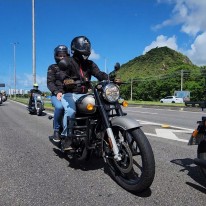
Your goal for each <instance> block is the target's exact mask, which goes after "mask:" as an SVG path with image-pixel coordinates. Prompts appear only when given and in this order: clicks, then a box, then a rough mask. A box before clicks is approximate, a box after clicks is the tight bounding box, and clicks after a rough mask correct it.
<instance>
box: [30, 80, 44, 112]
mask: <svg viewBox="0 0 206 206" xmlns="http://www.w3.org/2000/svg"><path fill="white" fill-rule="evenodd" d="M38 88H39V86H38V84H37V83H34V84H33V89H31V90H30V92H29V93H30V98H29V105H28V107H29V108H31V106H32V101H33V94H34V93H37V94H40V95H41V94H42V92H41V91H40V90H39V89H38Z"/></svg>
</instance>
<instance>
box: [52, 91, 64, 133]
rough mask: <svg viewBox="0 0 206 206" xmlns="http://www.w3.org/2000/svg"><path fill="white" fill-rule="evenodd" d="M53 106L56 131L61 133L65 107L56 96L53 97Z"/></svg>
mask: <svg viewBox="0 0 206 206" xmlns="http://www.w3.org/2000/svg"><path fill="white" fill-rule="evenodd" d="M51 102H52V105H53V106H54V125H53V128H54V131H59V129H60V127H61V126H62V117H63V114H64V107H63V105H62V102H61V101H59V100H58V99H57V97H56V96H55V95H53V96H52V97H51Z"/></svg>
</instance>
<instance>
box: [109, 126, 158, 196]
mask: <svg viewBox="0 0 206 206" xmlns="http://www.w3.org/2000/svg"><path fill="white" fill-rule="evenodd" d="M112 129H113V132H114V136H115V139H116V141H117V146H118V147H119V151H120V154H121V156H122V159H121V161H116V160H114V159H113V158H111V156H110V157H109V155H108V154H106V156H107V158H106V161H107V163H108V166H109V170H110V172H111V175H112V177H113V178H114V179H115V180H116V182H117V183H118V184H119V185H120V186H122V187H123V188H124V189H126V190H128V191H130V192H142V191H144V190H146V189H148V188H149V187H150V186H151V184H152V182H153V180H154V176H155V160H154V154H153V151H152V148H151V145H150V143H149V141H148V139H147V137H146V136H145V134H144V133H143V132H142V130H141V129H140V128H136V129H133V130H129V131H125V130H123V129H122V128H120V127H114V128H112ZM105 147H107V148H106V151H107V150H109V149H108V144H106V143H105ZM110 153H111V150H110Z"/></svg>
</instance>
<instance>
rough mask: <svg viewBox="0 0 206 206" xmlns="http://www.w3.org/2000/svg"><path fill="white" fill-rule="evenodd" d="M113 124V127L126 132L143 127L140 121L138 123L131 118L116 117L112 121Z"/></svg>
mask: <svg viewBox="0 0 206 206" xmlns="http://www.w3.org/2000/svg"><path fill="white" fill-rule="evenodd" d="M111 124H112V126H118V127H121V128H122V129H124V130H129V129H133V128H139V127H141V125H140V123H139V122H138V121H136V120H135V119H132V118H131V117H127V116H119V117H114V118H113V119H112V120H111Z"/></svg>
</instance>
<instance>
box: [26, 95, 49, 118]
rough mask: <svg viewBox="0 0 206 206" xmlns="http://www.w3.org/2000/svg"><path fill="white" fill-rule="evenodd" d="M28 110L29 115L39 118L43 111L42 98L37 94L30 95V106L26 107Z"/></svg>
mask: <svg viewBox="0 0 206 206" xmlns="http://www.w3.org/2000/svg"><path fill="white" fill-rule="evenodd" d="M28 110H29V113H30V114H36V115H37V116H41V115H42V113H43V111H44V110H45V109H44V101H43V99H42V96H41V95H40V94H38V93H33V94H32V104H31V106H28Z"/></svg>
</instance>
